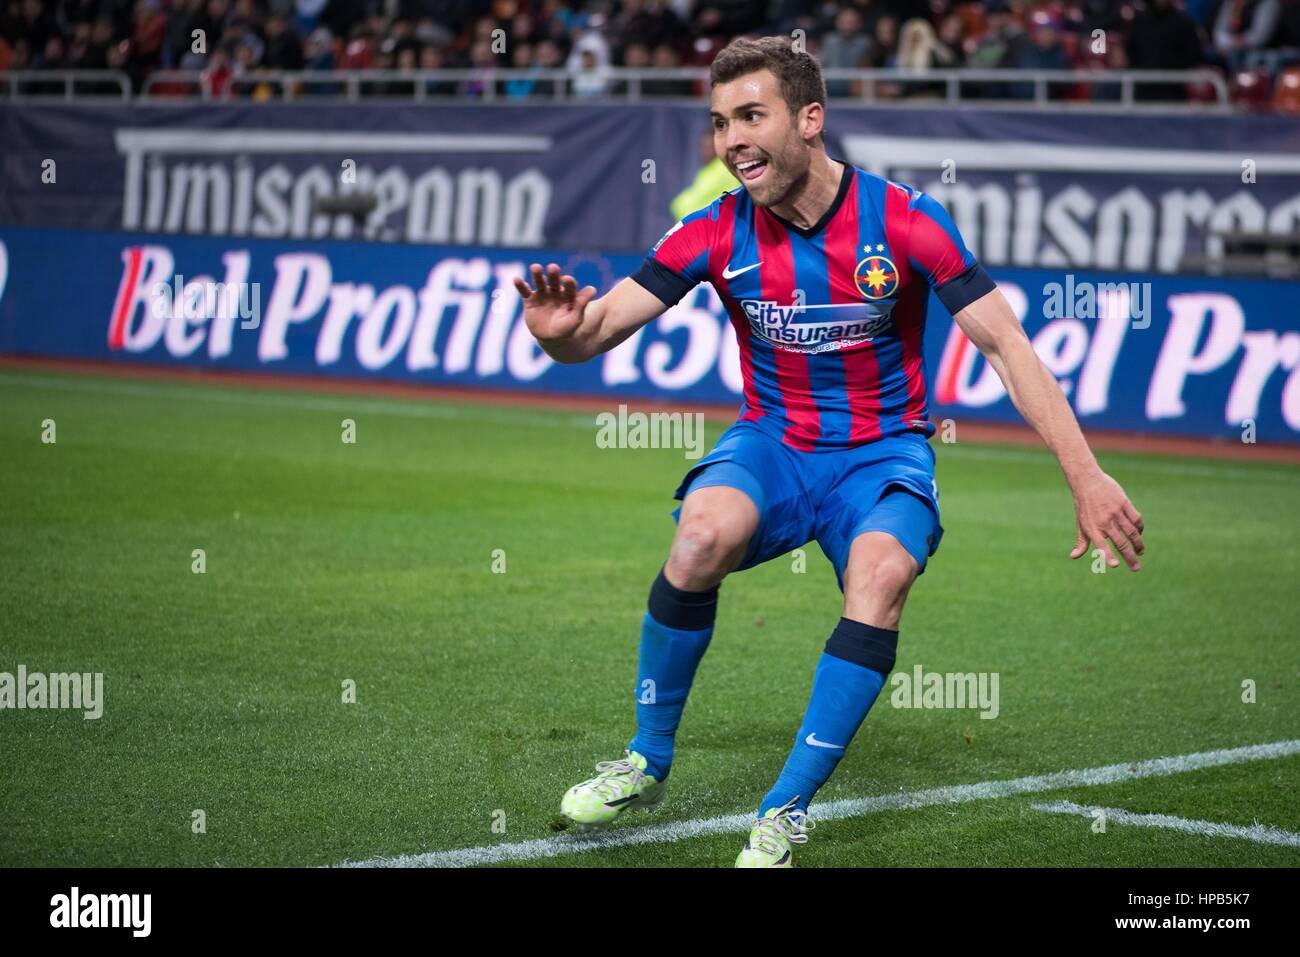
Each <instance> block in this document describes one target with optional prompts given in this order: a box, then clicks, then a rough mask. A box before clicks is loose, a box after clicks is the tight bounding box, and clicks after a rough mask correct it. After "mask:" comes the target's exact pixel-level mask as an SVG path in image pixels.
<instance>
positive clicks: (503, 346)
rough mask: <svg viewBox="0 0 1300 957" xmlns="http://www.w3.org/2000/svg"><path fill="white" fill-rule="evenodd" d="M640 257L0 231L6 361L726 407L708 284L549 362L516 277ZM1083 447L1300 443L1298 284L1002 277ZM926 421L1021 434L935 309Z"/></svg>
mask: <svg viewBox="0 0 1300 957" xmlns="http://www.w3.org/2000/svg"><path fill="white" fill-rule="evenodd" d="M640 260H641V257H640V255H615V256H602V255H598V254H593V253H570V252H567V251H564V250H560V249H528V250H519V249H506V248H499V247H462V246H416V245H402V244H398V245H386V244H376V243H346V242H320V241H317V242H312V241H285V240H265V239H249V238H238V239H237V238H234V237H223V238H216V237H188V236H174V235H140V234H130V233H121V232H92V231H65V230H43V229H23V228H5V229H0V353H5V354H14V355H33V356H54V357H62V358H78V359H96V360H108V361H115V360H128V361H132V362H145V363H152V364H158V365H161V366H181V367H200V368H217V369H230V370H241V371H263V372H268V373H277V374H285V373H288V374H310V375H316V376H321V375H338V376H346V377H352V378H374V379H383V380H393V381H402V382H410V383H428V384H436V385H443V386H457V387H470V388H474V387H483V388H504V389H518V390H532V391H541V392H549V393H563V394H583V395H608V396H611V397H617V396H626V397H644V398H651V399H658V400H663V401H665V402H672V401H680V402H683V403H728V404H730V403H735V404H737V405H738V404H739V397H740V394H741V381H740V364H739V355H738V348H737V345H736V337H735V334H734V332H733V331H732V330H731V329H730V328H728V326H729V325H730V321H731V320H729V318H728V317H727V316H726V315H725V312H724V308H723V305H722V303H721V301H720V300H719V299H718V297H717V295H716V293H715V292H714V290H713V288H712V287H711V286H709V285H708V284H704V285H701V286H698V287H697V288H696V289H695V290H694V291H693V292H691V293H690V294H689V295H688V296H687V297H686V298H685V299H683V300H682V302H681V303H679V304H678V305H677V306H675V307H674V308H672V309H670V310H668V311H667V312H666V313H664V315H662V316H661V317H660V318H659V319H657V320H655V321H654V322H652V323H651V324H650V325H649V326H647V327H646V328H645V329H643V330H641V331H640V332H639V333H637V334H636V335H634V336H633V337H632V338H630V339H629V340H628V341H627V342H625V343H624V344H623V345H621V346H620V347H619V348H618V349H615V350H613V351H612V352H610V353H608V354H606V355H604V356H601V357H599V358H597V359H595V360H593V361H591V362H588V363H585V364H582V365H561V364H557V363H555V362H553V361H552V360H551V359H550V358H549V357H548V356H546V355H545V354H544V353H543V352H541V350H540V349H539V348H538V347H537V345H536V343H535V342H534V340H533V339H532V336H531V335H529V333H528V330H527V328H526V327H525V326H524V324H523V322H522V318H521V309H520V300H519V297H518V294H517V292H516V291H515V289H514V285H513V279H514V278H515V277H516V276H522V275H524V273H525V270H526V269H527V267H528V265H529V264H530V263H531V262H535V261H541V262H547V261H555V262H557V263H559V264H561V266H562V267H563V268H564V269H565V271H567V272H571V273H573V274H574V275H575V276H576V277H577V278H578V280H579V283H580V284H585V283H591V284H593V285H595V286H596V287H597V289H599V290H600V291H601V292H604V291H606V290H608V289H609V288H610V287H611V286H612V285H613V284H614V282H616V281H617V280H618V279H619V278H621V277H623V276H626V275H629V274H630V273H631V272H633V271H634V270H635V268H636V267H637V265H638V264H639V263H640ZM991 273H992V274H993V276H994V278H995V279H996V280H997V281H998V284H999V286H1000V287H1001V288H1002V290H1003V292H1004V293H1005V294H1006V296H1007V298H1008V300H1009V302H1010V303H1011V304H1012V307H1013V308H1014V309H1015V310H1016V312H1017V314H1018V315H1019V316H1020V317H1021V321H1022V322H1023V324H1024V326H1025V329H1026V331H1027V332H1028V334H1029V336H1030V338H1031V340H1032V341H1033V343H1034V347H1035V349H1036V350H1037V352H1038V354H1039V356H1040V357H1041V358H1042V359H1043V361H1044V362H1045V364H1046V365H1047V366H1048V368H1049V369H1050V370H1051V371H1052V373H1053V374H1054V375H1055V376H1056V377H1057V380H1058V382H1060V383H1061V386H1062V388H1063V390H1064V391H1065V393H1066V395H1067V396H1068V398H1069V400H1070V402H1071V404H1072V406H1073V407H1074V410H1075V412H1076V414H1077V415H1078V416H1079V419H1080V421H1081V422H1082V423H1083V425H1084V426H1085V427H1089V426H1092V427H1097V428H1110V429H1123V430H1131V431H1137V432H1149V433H1166V434H1175V435H1187V436H1205V437H1222V438H1233V439H1240V437H1241V436H1242V433H1243V428H1244V427H1245V425H1246V424H1247V423H1248V424H1249V425H1250V427H1251V428H1252V429H1253V430H1254V434H1255V436H1256V437H1257V438H1258V439H1259V440H1260V441H1274V442H1288V443H1295V442H1298V441H1300V311H1297V309H1296V308H1295V305H1294V304H1295V303H1296V302H1297V301H1300V283H1285V282H1275V281H1264V280H1228V279H1210V278H1188V277H1177V276H1168V277H1165V276H1152V275H1150V274H1145V273H1118V272H1115V273H1100V272H1082V271H1081V272H1062V271H1059V270H1035V269H1013V268H994V269H992V270H991ZM924 355H925V365H926V377H927V383H928V386H929V394H930V398H931V417H932V418H933V419H936V420H937V419H940V418H942V417H945V416H949V415H951V416H954V417H956V418H959V419H962V420H984V421H1007V422H1015V421H1018V420H1019V416H1018V414H1017V413H1016V411H1015V409H1014V407H1013V406H1012V404H1011V402H1010V400H1009V398H1008V397H1007V396H1006V393H1005V390H1004V389H1003V388H1002V385H1001V383H1000V381H999V380H998V379H997V376H996V374H995V373H994V372H993V370H992V369H991V368H990V367H989V366H988V364H987V363H986V362H985V361H984V359H983V358H982V357H981V356H979V355H978V353H977V352H976V350H975V349H974V348H973V347H972V346H971V345H970V343H969V341H968V340H966V338H965V337H964V336H963V335H962V334H961V333H960V331H959V330H957V329H956V327H955V324H954V323H953V322H952V320H951V318H950V317H949V316H948V314H947V312H946V311H945V310H944V308H943V306H942V305H941V304H940V303H939V302H938V300H937V298H935V297H933V296H932V297H931V302H930V310H929V320H928V323H927V328H926V334H925V345H924Z"/></svg>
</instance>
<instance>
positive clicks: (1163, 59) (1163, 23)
mask: <svg viewBox="0 0 1300 957" xmlns="http://www.w3.org/2000/svg"><path fill="white" fill-rule="evenodd" d="M1227 2H1231V0H1227ZM1124 48H1125V52H1126V53H1127V55H1128V62H1129V66H1130V67H1132V68H1133V69H1134V70H1190V69H1193V68H1195V67H1197V66H1200V65H1201V63H1202V62H1204V56H1203V52H1202V51H1203V44H1202V41H1201V34H1200V31H1199V30H1198V29H1197V27H1196V24H1195V23H1193V22H1192V18H1191V17H1189V16H1188V15H1187V14H1185V13H1184V12H1183V11H1182V10H1180V9H1178V7H1177V5H1176V4H1175V3H1174V0H1148V3H1147V6H1146V8H1145V9H1144V10H1142V11H1141V12H1139V13H1138V14H1137V16H1136V17H1134V18H1133V24H1132V26H1131V27H1129V31H1128V39H1127V40H1126V41H1125V44H1124ZM1133 95H1134V98H1135V99H1138V100H1183V99H1186V98H1187V85H1186V84H1184V83H1140V84H1138V85H1137V87H1136V89H1135V90H1134V92H1133Z"/></svg>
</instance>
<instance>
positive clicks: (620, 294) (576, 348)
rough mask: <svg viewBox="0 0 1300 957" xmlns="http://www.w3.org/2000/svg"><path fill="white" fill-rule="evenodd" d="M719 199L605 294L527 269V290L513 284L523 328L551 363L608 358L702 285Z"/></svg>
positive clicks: (552, 269)
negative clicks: (519, 301)
mask: <svg viewBox="0 0 1300 957" xmlns="http://www.w3.org/2000/svg"><path fill="white" fill-rule="evenodd" d="M721 202H722V197H720V198H719V199H718V200H715V201H714V202H713V203H712V204H710V205H709V206H706V207H705V208H704V209H699V210H696V211H695V212H693V213H691V214H690V215H689V216H686V217H684V218H683V219H680V220H678V222H677V224H676V225H675V226H673V228H672V229H670V230H668V232H666V233H664V235H663V238H662V239H660V240H659V242H657V243H655V244H654V246H653V247H651V249H650V252H649V253H647V254H646V258H645V260H644V261H643V262H642V263H641V266H640V268H639V269H637V271H636V272H635V273H633V274H632V275H631V276H628V277H627V278H626V279H624V280H622V281H621V282H619V283H618V284H617V285H616V286H614V288H613V289H611V290H610V291H609V292H608V293H606V294H605V295H604V296H601V297H600V298H599V299H596V298H595V295H596V288H595V287H594V286H583V287H582V288H581V289H579V288H578V283H577V280H575V279H574V278H573V277H572V276H562V275H560V267H559V266H557V265H555V263H550V264H549V265H547V267H546V269H542V267H541V266H539V265H537V264H536V263H533V265H532V267H531V270H530V271H531V273H532V278H533V282H532V285H531V286H530V285H529V284H528V282H527V281H525V280H524V279H523V278H519V279H516V280H515V288H516V289H517V290H519V295H520V297H522V298H523V301H524V323H525V324H526V325H527V326H528V331H529V332H531V333H532V334H533V336H534V337H535V338H536V339H537V342H538V344H539V345H540V346H541V347H542V349H543V350H545V352H546V354H547V355H549V356H550V357H551V358H552V359H554V360H555V361H556V362H586V361H587V360H588V359H590V358H593V357H594V356H598V355H600V354H601V353H602V352H608V351H609V350H610V349H613V348H614V347H615V346H617V345H618V344H619V343H621V342H623V341H624V340H625V339H627V338H628V337H629V336H631V335H632V334H633V333H634V332H636V331H637V330H638V329H640V328H641V327H642V326H644V325H645V324H646V323H648V322H650V321H651V320H652V319H654V318H655V317H657V316H659V315H661V314H662V313H664V312H665V311H667V310H668V309H670V308H672V307H673V306H674V305H676V304H677V303H678V302H680V301H681V299H682V297H683V296H685V295H686V294H687V293H688V292H690V290H692V289H694V288H695V286H696V285H698V284H699V283H701V282H703V281H704V280H706V279H708V270H709V251H710V244H711V243H712V242H713V238H714V223H715V222H716V220H715V214H716V210H717V209H718V208H719V204H720V203H721Z"/></svg>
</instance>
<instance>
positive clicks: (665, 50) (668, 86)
mask: <svg viewBox="0 0 1300 957" xmlns="http://www.w3.org/2000/svg"><path fill="white" fill-rule="evenodd" d="M652 65H653V66H654V67H655V68H656V69H659V70H672V69H676V68H677V67H680V66H681V59H680V58H679V57H678V55H677V49H676V47H674V46H672V45H671V44H668V43H661V44H659V46H657V47H655V50H654V61H653V63H652ZM641 91H642V93H644V94H645V95H646V96H691V95H692V94H693V93H694V90H693V89H692V84H691V81H690V80H670V79H662V80H647V81H646V82H645V83H643V84H641Z"/></svg>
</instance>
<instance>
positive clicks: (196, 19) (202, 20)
mask: <svg viewBox="0 0 1300 957" xmlns="http://www.w3.org/2000/svg"><path fill="white" fill-rule="evenodd" d="M229 15H230V3H229V0H207V3H206V4H204V6H203V10H202V12H201V13H197V14H194V16H193V19H192V20H191V21H190V30H189V35H190V36H193V32H194V31H195V30H202V31H203V36H204V38H205V46H206V47H207V50H208V53H209V55H211V53H212V51H214V50H216V49H217V47H219V46H221V43H222V41H223V40H224V37H223V36H222V34H223V33H224V32H225V29H226V18H227V17H228V16H229Z"/></svg>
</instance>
